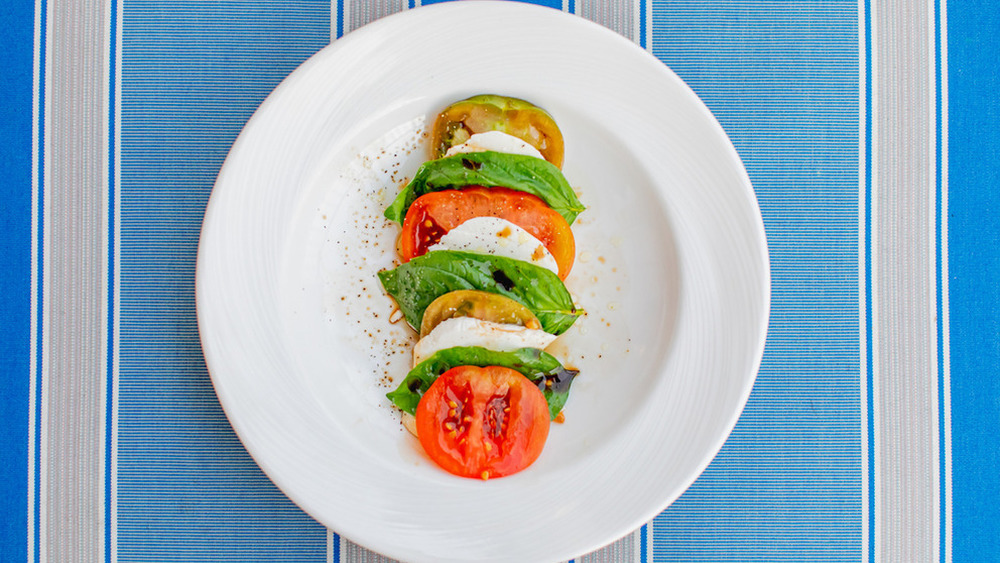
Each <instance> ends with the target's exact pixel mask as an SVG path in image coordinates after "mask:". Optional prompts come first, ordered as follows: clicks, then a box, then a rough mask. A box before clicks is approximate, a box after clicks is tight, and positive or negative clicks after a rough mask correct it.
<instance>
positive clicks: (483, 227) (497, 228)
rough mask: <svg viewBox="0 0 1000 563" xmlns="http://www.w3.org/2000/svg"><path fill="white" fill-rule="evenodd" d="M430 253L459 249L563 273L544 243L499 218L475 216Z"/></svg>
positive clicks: (440, 242) (450, 232) (432, 247)
mask: <svg viewBox="0 0 1000 563" xmlns="http://www.w3.org/2000/svg"><path fill="white" fill-rule="evenodd" d="M427 250H428V251H433V250H458V251H464V252H476V253H478V254H490V255H493V256H503V257H505V258H513V259H515V260H523V261H524V262H530V263H532V264H534V265H536V266H541V267H543V268H546V269H548V270H551V271H552V272H553V273H556V274H558V273H559V265H558V264H557V263H556V259H555V258H554V257H553V256H552V253H551V252H549V251H548V249H547V248H545V245H544V244H542V241H540V240H538V239H537V238H535V237H534V235H532V234H531V233H529V232H528V231H526V230H524V229H522V228H521V227H518V226H517V225H515V224H514V223H511V222H510V221H508V220H506V219H500V218H499V217H473V218H472V219H469V220H468V221H466V222H464V223H462V224H461V225H459V226H457V227H455V228H454V229H452V230H450V231H448V232H447V233H445V235H444V236H443V237H441V240H440V241H438V243H437V244H434V245H432V246H431V247H429V248H428V249H427Z"/></svg>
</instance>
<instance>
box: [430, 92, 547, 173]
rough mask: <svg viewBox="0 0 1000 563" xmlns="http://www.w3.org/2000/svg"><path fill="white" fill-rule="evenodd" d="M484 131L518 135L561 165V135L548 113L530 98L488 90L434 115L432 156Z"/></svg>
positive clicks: (438, 156) (435, 156)
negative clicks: (521, 98)
mask: <svg viewBox="0 0 1000 563" xmlns="http://www.w3.org/2000/svg"><path fill="white" fill-rule="evenodd" d="M487 131H503V132H504V133H507V134H508V135H513V136H515V137H518V138H520V139H521V140H523V141H524V142H526V143H528V144H530V145H532V146H533V147H535V148H536V149H538V151H539V152H541V153H542V156H544V157H545V160H547V161H549V162H551V163H552V164H554V165H556V166H557V167H559V168H562V163H563V153H564V149H563V136H562V132H560V131H559V127H558V126H557V125H556V122H555V120H554V119H552V116H551V115H549V113H548V112H547V111H545V110H544V109H542V108H540V107H538V106H536V105H534V104H532V103H531V102H526V101H524V100H520V99H518V98H509V97H506V96H495V95H489V94H487V95H481V96H473V97H471V98H469V99H467V100H461V101H458V102H455V103H453V104H451V105H450V106H448V107H447V108H445V109H444V111H442V112H441V113H440V114H439V115H438V117H437V119H436V120H435V121H434V130H433V134H432V137H431V151H432V158H441V157H442V156H444V154H445V152H447V151H448V149H449V148H451V147H453V146H455V145H460V144H462V143H464V142H465V141H467V140H469V137H471V136H472V135H475V134H476V133H485V132H487Z"/></svg>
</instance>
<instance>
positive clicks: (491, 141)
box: [445, 131, 545, 159]
mask: <svg viewBox="0 0 1000 563" xmlns="http://www.w3.org/2000/svg"><path fill="white" fill-rule="evenodd" d="M483 151H494V152H505V153H509V154H523V155H525V156H533V157H535V158H542V159H544V158H545V157H543V156H542V153H540V152H538V149H536V148H535V147H533V146H531V145H530V144H528V143H527V142H525V141H523V140H521V139H520V138H518V137H515V136H513V135H508V134H507V133H504V132H503V131H486V132H485V133H476V134H475V135H472V136H471V137H469V140H467V141H465V142H464V143H462V144H461V145H455V146H453V147H451V148H450V149H448V152H446V153H445V156H454V155H456V154H460V153H470V152H483Z"/></svg>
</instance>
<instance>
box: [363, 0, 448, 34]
mask: <svg viewBox="0 0 1000 563" xmlns="http://www.w3.org/2000/svg"><path fill="white" fill-rule="evenodd" d="M407 5H408V2H407V0H380V1H378V2H372V1H371V0H344V33H347V32H349V31H352V30H355V29H357V28H359V27H361V26H363V25H365V24H367V23H371V22H373V21H375V20H377V19H379V18H382V17H385V16H388V15H391V14H395V13H396V12H401V11H403V10H405V9H406V7H407ZM442 41H447V39H445V38H442Z"/></svg>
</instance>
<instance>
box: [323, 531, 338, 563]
mask: <svg viewBox="0 0 1000 563" xmlns="http://www.w3.org/2000/svg"><path fill="white" fill-rule="evenodd" d="M337 539H338V538H337V535H336V534H334V533H333V530H331V529H329V528H327V530H326V563H336V559H335V558H334V554H335V553H336V552H337V550H336V548H335V547H334V545H333V542H334V541H337Z"/></svg>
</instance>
